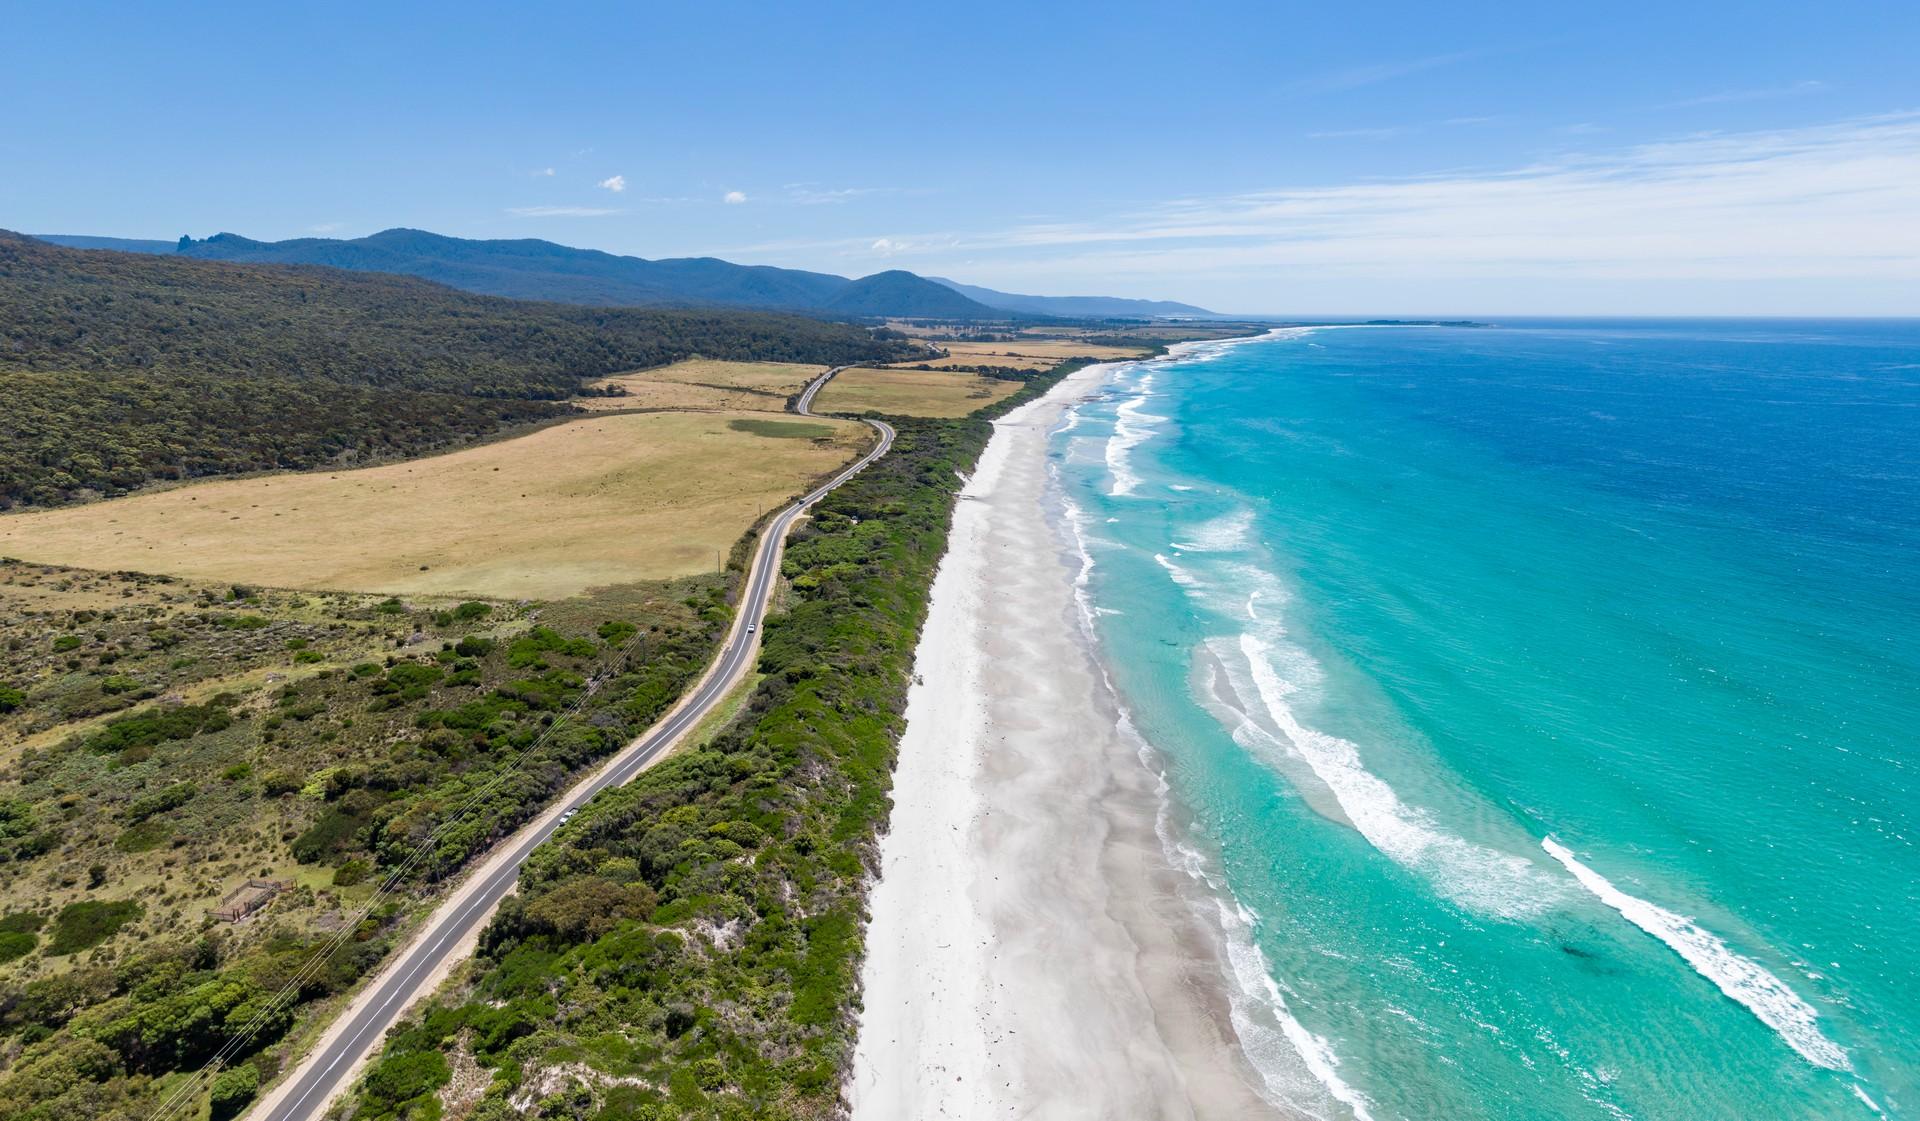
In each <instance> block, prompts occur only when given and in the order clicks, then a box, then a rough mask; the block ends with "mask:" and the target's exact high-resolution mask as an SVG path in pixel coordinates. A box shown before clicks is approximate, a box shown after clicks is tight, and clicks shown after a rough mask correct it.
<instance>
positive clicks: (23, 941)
mask: <svg viewBox="0 0 1920 1121" xmlns="http://www.w3.org/2000/svg"><path fill="white" fill-rule="evenodd" d="M39 944H40V939H38V938H36V937H34V936H33V935H31V934H28V933H27V932H26V931H24V930H0V963H5V962H9V961H17V960H19V959H20V958H23V957H26V956H27V955H28V954H30V953H32V952H33V948H34V947H35V946H37V945H39Z"/></svg>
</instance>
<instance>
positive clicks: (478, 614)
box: [453, 600, 493, 623]
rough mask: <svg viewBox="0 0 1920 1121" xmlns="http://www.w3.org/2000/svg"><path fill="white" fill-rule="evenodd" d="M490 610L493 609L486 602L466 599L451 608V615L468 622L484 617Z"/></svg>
mask: <svg viewBox="0 0 1920 1121" xmlns="http://www.w3.org/2000/svg"><path fill="white" fill-rule="evenodd" d="M492 611H493V608H492V607H491V606H490V605H488V604H484V603H479V602H477V601H474V600H468V601H467V602H465V603H463V604H461V605H460V606H458V607H456V608H454V609H453V617H454V618H456V619H458V620H460V621H461V622H464V623H470V622H472V621H473V620H475V619H484V618H486V617H487V615H488V614H489V613H491V612H492Z"/></svg>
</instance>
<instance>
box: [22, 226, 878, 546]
mask: <svg viewBox="0 0 1920 1121" xmlns="http://www.w3.org/2000/svg"><path fill="white" fill-rule="evenodd" d="M909 350H910V347H909V346H908V344H905V343H901V342H889V341H881V340H877V339H875V338H873V337H872V335H871V334H869V332H868V331H867V330H866V329H864V328H861V327H856V326H851V325H847V324H840V323H829V322H824V321H821V320H819V319H815V318H810V317H805V316H795V315H771V314H766V313H762V312H745V311H735V310H718V309H712V310H704V311H687V310H654V309H636V308H605V307H580V306H574V305H566V304H557V303H532V302H525V301H519V300H509V299H500V298H497V297H491V296H480V295H474V294H471V293H467V292H459V291H455V290H453V289H451V288H447V287H443V286H441V285H439V284H434V283H430V282H428V281H425V280H419V279H415V278H413V277H405V276H387V275H379V274H372V273H360V272H346V271H341V270H338V269H331V268H319V267H311V266H303V267H285V266H270V265H248V264H234V263H229V262H222V261H207V260H199V259H195V258H193V257H190V256H183V255H179V254H172V255H153V254H142V253H124V252H106V251H102V250H75V249H67V248H63V247H60V246H55V245H51V244H47V243H45V242H43V241H38V240H35V239H33V238H29V237H25V236H23V235H20V234H14V233H8V232H4V231H0V509H4V508H7V507H9V506H16V505H20V504H23V503H53V502H61V501H68V500H71V499H74V498H78V497H85V496H87V495H89V494H114V493H120V492H124V491H126V490H129V489H132V488H134V487H137V486H140V485H142V484H144V483H146V482H149V481H152V480H154V479H161V478H188V477H193V476H198V475H209V474H221V473H228V472H238V471H252V470H263V469H271V468H299V467H315V466H320V465H323V464H328V463H347V462H353V461H356V460H364V459H366V458H367V457H369V456H380V455H390V454H418V453H420V452H422V451H425V450H429V449H431V448H434V447H438V446H443V445H446V444H450V443H456V442H459V441H462V440H466V439H471V438H474V437H476V436H481V435H485V434H487V433H490V432H492V431H495V430H497V429H499V428H500V427H501V426H503V425H509V424H513V423H517V422H523V421H529V420H536V419H540V418H542V417H550V416H557V415H561V414H563V413H565V412H566V411H567V410H568V406H566V405H565V404H563V403H562V402H563V401H564V400H565V399H566V398H567V397H569V396H572V395H573V394H574V393H575V391H576V390H577V389H578V387H579V385H580V382H581V381H582V380H583V379H586V378H592V377H598V376H601V375H604V374H609V373H614V372H617V371H620V370H629V369H635V368H640V367H646V366H655V365H661V364H663V363H667V362H672V361H676V360H678V359H681V358H685V357H688V356H690V355H694V354H700V355H705V356H707V357H710V358H739V359H764V360H779V361H795V362H812V363H821V364H829V363H843V362H855V361H884V360H889V359H897V358H902V357H906V356H907V353H908V351H909Z"/></svg>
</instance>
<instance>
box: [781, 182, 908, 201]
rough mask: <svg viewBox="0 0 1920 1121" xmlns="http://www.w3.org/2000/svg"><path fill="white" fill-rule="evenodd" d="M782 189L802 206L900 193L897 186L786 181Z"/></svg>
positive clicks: (788, 196)
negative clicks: (853, 185) (825, 185)
mask: <svg viewBox="0 0 1920 1121" xmlns="http://www.w3.org/2000/svg"><path fill="white" fill-rule="evenodd" d="M784 190H785V191H786V192H787V198H789V199H791V200H792V201H794V202H797V203H799V204H800V205H802V206H825V205H832V204H835V203H843V202H852V201H853V200H854V199H859V198H869V197H872V196H874V195H892V194H898V193H900V189H899V188H898V187H822V186H820V185H818V184H816V183H788V184H787V185H786V187H785V188H784Z"/></svg>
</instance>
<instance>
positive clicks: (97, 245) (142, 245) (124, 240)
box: [33, 234, 174, 253]
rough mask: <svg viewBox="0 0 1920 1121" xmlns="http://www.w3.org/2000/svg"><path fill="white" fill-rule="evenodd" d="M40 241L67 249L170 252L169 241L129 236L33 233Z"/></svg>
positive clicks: (171, 249) (171, 248)
mask: <svg viewBox="0 0 1920 1121" xmlns="http://www.w3.org/2000/svg"><path fill="white" fill-rule="evenodd" d="M33 236H34V237H36V238H38V239H40V240H41V241H47V242H52V243H53V244H55V245H64V246H66V247H67V248H68V249H114V250H118V251H119V252H121V253H171V252H173V247H174V243H173V242H171V241H147V240H144V239H141V238H131V237H90V236H88V235H86V234H34V235H33Z"/></svg>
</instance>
